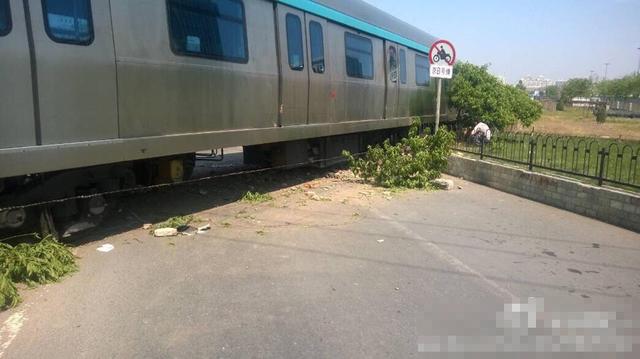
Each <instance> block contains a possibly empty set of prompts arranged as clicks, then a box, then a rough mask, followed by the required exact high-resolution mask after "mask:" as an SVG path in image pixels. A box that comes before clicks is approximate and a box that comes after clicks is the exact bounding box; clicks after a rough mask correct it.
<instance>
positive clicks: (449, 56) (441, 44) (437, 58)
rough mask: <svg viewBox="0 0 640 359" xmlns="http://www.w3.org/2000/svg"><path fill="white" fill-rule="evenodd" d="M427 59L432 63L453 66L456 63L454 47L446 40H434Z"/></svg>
mask: <svg viewBox="0 0 640 359" xmlns="http://www.w3.org/2000/svg"><path fill="white" fill-rule="evenodd" d="M429 61H431V64H432V65H439V64H440V65H444V64H447V65H449V66H453V64H455V63H456V48H455V47H453V44H452V43H451V42H449V41H447V40H439V41H436V42H435V43H434V44H433V45H432V46H431V50H430V51H429Z"/></svg>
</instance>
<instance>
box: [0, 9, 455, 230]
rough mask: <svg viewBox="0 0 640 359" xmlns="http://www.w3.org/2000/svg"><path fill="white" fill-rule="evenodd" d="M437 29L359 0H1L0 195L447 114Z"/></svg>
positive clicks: (373, 131)
mask: <svg viewBox="0 0 640 359" xmlns="http://www.w3.org/2000/svg"><path fill="white" fill-rule="evenodd" d="M435 40H436V39H435V38H434V37H432V36H430V35H428V34H426V33H424V32H422V31H420V30H418V29H416V28H414V27H412V26H410V25H408V24H406V23H404V22H402V21H400V20H398V19H396V18H394V17H392V16H390V15H388V14H386V13H384V12H382V11H380V10H378V9H376V8H375V7H372V6H370V5H368V4H366V3H364V2H362V1H360V0H314V1H311V0H273V1H269V0H135V1H131V0H0V80H1V86H0V208H8V207H12V206H20V205H24V204H29V203H33V202H39V201H48V200H53V199H58V198H64V197H70V196H77V195H82V194H87V193H101V192H104V191H110V190H117V189H120V188H128V187H133V186H137V185H140V184H149V183H158V182H162V181H179V180H181V179H182V178H185V177H188V176H189V174H190V172H191V169H192V168H193V164H194V158H195V157H194V156H195V155H194V154H195V152H196V151H200V150H204V149H211V148H223V147H231V146H244V147H245V159H246V160H247V161H249V162H251V161H253V162H257V161H270V162H272V163H286V162H292V161H297V160H298V159H303V158H305V159H306V158H311V157H314V156H315V157H316V158H318V157H322V156H325V157H329V156H331V155H332V154H338V153H340V151H341V150H342V149H345V148H346V149H351V150H358V149H362V148H363V146H364V145H366V144H367V143H373V142H375V141H377V140H379V139H380V138H385V137H389V136H391V135H394V134H398V133H400V132H401V131H404V130H405V129H406V127H407V126H408V125H409V124H410V121H411V117H412V116H421V117H423V118H425V119H430V118H432V117H434V115H435V101H434V93H435V89H434V88H435V86H434V84H433V82H432V81H430V79H429V60H428V58H427V52H428V49H429V47H430V46H431V44H432V43H433V42H434V41H435ZM446 112H447V109H446V108H443V116H446ZM89 202H90V203H81V202H79V201H72V202H71V203H64V204H59V205H56V206H54V207H53V216H54V217H57V218H67V217H71V216H84V215H90V214H92V213H93V214H94V215H96V214H99V213H101V212H102V210H103V209H104V206H103V205H102V203H103V202H102V201H100V200H95V199H93V200H91V201H89ZM39 215H40V214H35V213H30V212H29V210H25V209H20V208H17V209H11V210H5V211H2V212H1V213H0V228H12V229H15V228H20V227H21V226H23V225H24V224H25V223H27V222H28V221H29V220H30V219H33V218H34V216H39Z"/></svg>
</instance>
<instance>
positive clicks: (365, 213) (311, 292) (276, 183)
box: [0, 171, 640, 359]
mask: <svg viewBox="0 0 640 359" xmlns="http://www.w3.org/2000/svg"><path fill="white" fill-rule="evenodd" d="M294 172H295V171H294ZM318 172H319V171H312V173H305V171H298V172H295V175H294V174H291V173H289V174H287V178H286V179H274V178H268V177H267V178H262V179H260V178H259V179H251V180H247V181H249V182H248V183H245V182H243V181H244V180H243V181H237V180H230V181H231V182H229V183H226V184H222V185H221V184H219V183H218V184H213V185H210V186H207V187H199V188H190V189H182V190H174V191H169V192H164V193H159V194H151V195H145V196H138V197H136V198H135V199H132V200H130V201H128V202H126V203H123V204H122V213H120V214H119V215H118V216H116V218H114V219H112V220H110V221H109V222H108V223H106V224H105V226H104V228H101V229H100V230H99V231H97V232H94V233H92V234H90V235H87V236H85V237H83V238H81V239H79V241H80V243H76V244H77V245H78V246H77V247H76V248H75V250H76V251H77V255H78V256H80V257H81V259H80V261H79V262H80V266H81V270H80V272H79V273H77V274H75V275H74V276H72V277H70V278H67V279H66V280H64V281H63V282H62V283H59V284H55V285H51V286H46V287H43V288H38V289H35V290H27V291H24V297H25V302H24V303H23V305H21V306H20V307H19V308H16V309H14V310H11V311H7V312H4V313H0V323H4V324H2V329H0V357H2V358H3V359H4V358H44V357H46V358H142V357H152V358H213V357H237V358H245V357H274V358H284V357H286V358H302V357H325V358H338V357H343V358H365V357H366V358H370V357H380V358H385V357H398V358H400V357H402V358H405V357H433V356H431V355H429V354H425V353H419V348H420V347H419V344H420V343H423V344H424V343H426V342H427V339H425V338H424V337H425V336H447V335H455V336H465V335H466V336H480V335H484V336H497V335H504V334H505V333H504V331H500V330H498V329H497V328H496V325H497V324H496V315H497V313H500V312H503V311H504V305H505V304H507V303H528V301H529V300H528V299H527V298H529V297H535V298H539V299H537V301H538V302H537V303H540V300H541V298H544V312H546V313H551V312H559V313H560V314H558V313H556V315H565V314H566V315H568V314H567V313H568V312H575V313H582V312H585V311H592V312H617V313H618V315H619V316H624V318H627V319H632V318H634V317H635V319H636V320H637V317H638V305H639V304H640V301H639V298H640V235H638V234H636V233H632V232H629V231H626V230H622V229H619V228H616V227H613V226H610V225H607V224H604V223H600V222H597V221H594V220H591V219H588V218H584V217H580V216H577V215H574V214H571V213H568V212H564V211H561V210H557V209H554V208H551V207H548V206H544V205H541V204H538V203H534V202H531V201H527V200H523V199H520V198H518V197H514V196H511V195H508V194H504V193H501V192H498V191H494V190H492V189H489V188H486V187H482V186H478V185H474V184H470V183H466V182H464V181H458V183H457V184H460V185H461V186H462V189H457V190H455V191H451V192H414V191H407V192H401V193H384V192H383V191H381V190H377V189H372V188H370V187H368V186H365V185H362V184H359V183H356V182H354V181H349V180H344V179H340V178H338V179H335V178H321V179H316V180H313V178H314V177H316V178H317V176H320V175H324V174H325V173H320V174H318ZM330 177H335V176H334V175H331V174H330ZM338 177H339V176H338ZM309 179H311V182H308V180H309ZM247 186H249V187H250V188H256V189H259V190H270V191H274V192H273V193H274V194H273V196H274V197H275V200H274V201H272V202H270V203H265V204H259V205H253V204H248V203H242V202H237V201H236V200H237V199H238V197H239V196H240V195H241V193H242V190H241V189H243V188H244V189H246V188H247ZM309 191H313V192H314V193H312V194H318V196H320V197H321V199H322V200H321V201H313V200H311V199H310V197H311V196H312V194H310V193H306V192H309ZM176 213H197V216H198V217H199V218H201V219H203V220H205V221H209V222H211V223H212V224H213V228H212V230H211V231H210V232H208V233H206V234H203V235H198V236H193V237H178V238H170V239H156V238H152V237H150V236H149V235H148V233H146V232H147V231H145V230H142V229H140V227H141V225H142V223H144V222H146V221H156V220H158V219H160V218H163V216H165V217H166V216H170V215H175V214H176ZM104 243H110V244H113V245H114V246H115V250H113V251H112V252H110V253H99V252H97V251H96V248H97V247H98V246H99V245H101V244H104ZM634 308H635V310H634ZM562 313H565V314H562ZM538 319H540V317H539V318H538ZM534 322H535V321H534ZM637 324H638V322H636V325H637ZM522 325H524V327H526V326H527V325H526V324H525V323H521V325H520V326H522ZM537 325H538V326H541V323H540V322H538V324H537ZM531 330H532V331H530V334H531V333H533V334H541V333H540V332H535V331H533V329H531ZM563 333H565V334H566V335H570V333H571V332H570V331H565V332H563ZM600 333H601V334H602V332H600ZM547 334H548V333H547ZM636 334H637V333H636ZM422 349H424V347H423V348H422ZM637 349H638V347H637V346H636V350H637ZM634 354H637V353H626V354H622V353H618V354H613V353H608V354H602V355H600V356H599V357H603V358H610V357H634ZM550 355H551V354H549V353H547V354H543V355H541V356H539V357H548V356H550ZM473 357H476V356H473ZM486 357H496V355H495V354H488V355H487V356H486ZM507 357H522V355H520V354H509V355H507ZM574 357H584V356H583V355H576V356H574Z"/></svg>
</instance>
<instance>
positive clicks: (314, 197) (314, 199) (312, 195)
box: [305, 191, 331, 202]
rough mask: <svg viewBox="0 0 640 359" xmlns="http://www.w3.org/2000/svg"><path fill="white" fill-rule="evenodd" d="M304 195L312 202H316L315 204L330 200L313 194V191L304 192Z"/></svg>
mask: <svg viewBox="0 0 640 359" xmlns="http://www.w3.org/2000/svg"><path fill="white" fill-rule="evenodd" d="M305 194H306V195H307V197H309V198H310V199H311V200H312V201H317V202H322V201H326V202H329V201H331V199H330V198H327V197H322V196H320V195H319V194H317V193H315V192H313V191H308V192H305Z"/></svg>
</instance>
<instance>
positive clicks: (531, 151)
mask: <svg viewBox="0 0 640 359" xmlns="http://www.w3.org/2000/svg"><path fill="white" fill-rule="evenodd" d="M535 150H536V143H535V142H534V141H533V138H532V139H531V140H530V141H529V171H533V160H534V159H535Z"/></svg>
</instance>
